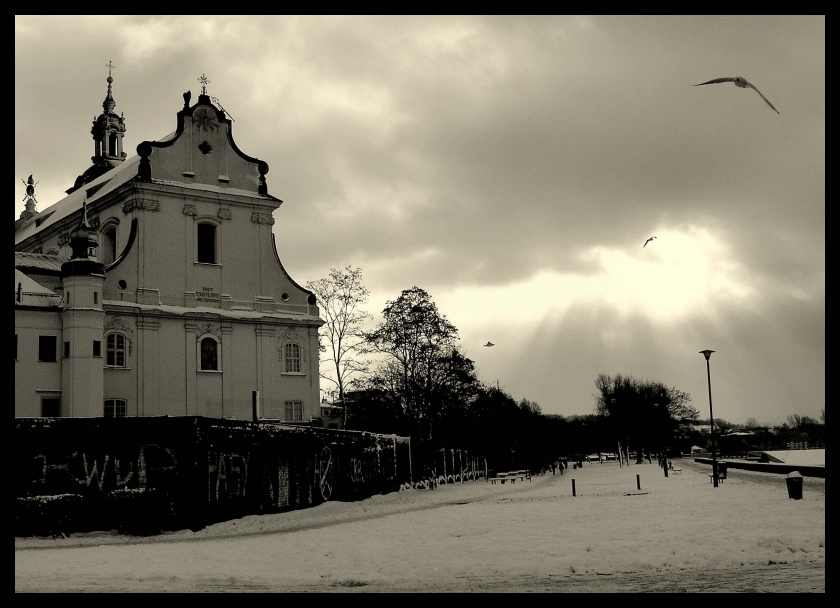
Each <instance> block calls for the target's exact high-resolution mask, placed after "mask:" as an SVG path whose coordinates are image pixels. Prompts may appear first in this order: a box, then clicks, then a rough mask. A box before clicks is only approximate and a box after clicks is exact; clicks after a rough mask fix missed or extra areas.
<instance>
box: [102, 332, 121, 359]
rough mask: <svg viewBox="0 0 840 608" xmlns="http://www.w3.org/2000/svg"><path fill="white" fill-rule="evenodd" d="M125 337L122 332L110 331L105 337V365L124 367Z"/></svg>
mask: <svg viewBox="0 0 840 608" xmlns="http://www.w3.org/2000/svg"><path fill="white" fill-rule="evenodd" d="M125 351H126V339H125V336H124V335H123V334H120V333H116V332H115V333H111V334H108V335H107V336H106V337H105V367H125V362H126V357H125Z"/></svg>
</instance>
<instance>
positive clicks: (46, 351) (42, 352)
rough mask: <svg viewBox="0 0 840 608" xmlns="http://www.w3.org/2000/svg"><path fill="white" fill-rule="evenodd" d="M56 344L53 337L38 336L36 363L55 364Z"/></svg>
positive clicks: (56, 341) (55, 339)
mask: <svg viewBox="0 0 840 608" xmlns="http://www.w3.org/2000/svg"><path fill="white" fill-rule="evenodd" d="M57 344H58V340H57V338H56V337H55V336H38V361H45V362H55V361H56V348H57Z"/></svg>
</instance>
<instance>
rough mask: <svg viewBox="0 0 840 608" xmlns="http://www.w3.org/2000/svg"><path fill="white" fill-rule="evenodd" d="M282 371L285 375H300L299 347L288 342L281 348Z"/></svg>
mask: <svg viewBox="0 0 840 608" xmlns="http://www.w3.org/2000/svg"><path fill="white" fill-rule="evenodd" d="M283 361H284V367H283V369H284V371H285V372H286V373H292V374H299V373H300V345H298V344H295V343H294V342H289V343H288V344H286V346H285V347H284V348H283Z"/></svg>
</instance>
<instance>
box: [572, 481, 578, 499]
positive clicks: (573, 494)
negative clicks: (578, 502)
mask: <svg viewBox="0 0 840 608" xmlns="http://www.w3.org/2000/svg"><path fill="white" fill-rule="evenodd" d="M572 496H577V494H575V480H574V479H572Z"/></svg>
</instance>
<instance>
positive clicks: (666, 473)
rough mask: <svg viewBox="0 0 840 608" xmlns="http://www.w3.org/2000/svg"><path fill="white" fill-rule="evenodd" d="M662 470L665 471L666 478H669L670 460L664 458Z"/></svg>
mask: <svg viewBox="0 0 840 608" xmlns="http://www.w3.org/2000/svg"><path fill="white" fill-rule="evenodd" d="M662 470H663V471H665V477H668V459H667V458H665V457H664V456H663V457H662Z"/></svg>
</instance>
